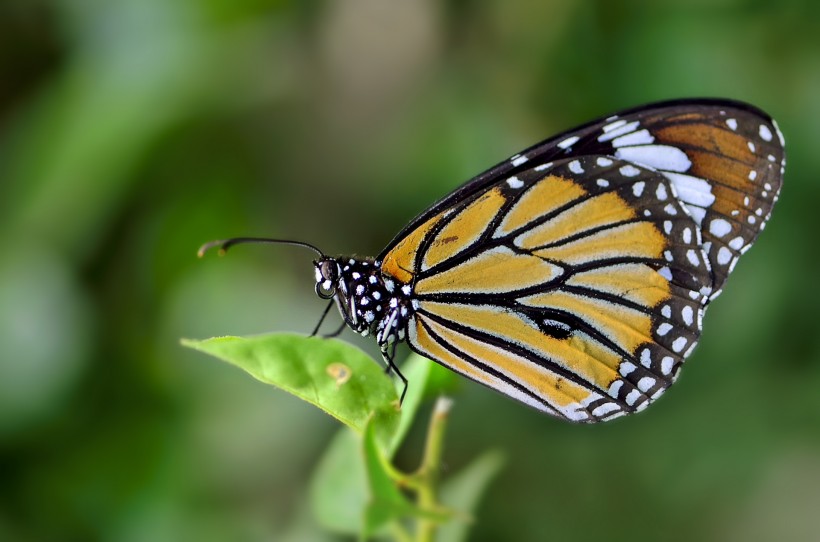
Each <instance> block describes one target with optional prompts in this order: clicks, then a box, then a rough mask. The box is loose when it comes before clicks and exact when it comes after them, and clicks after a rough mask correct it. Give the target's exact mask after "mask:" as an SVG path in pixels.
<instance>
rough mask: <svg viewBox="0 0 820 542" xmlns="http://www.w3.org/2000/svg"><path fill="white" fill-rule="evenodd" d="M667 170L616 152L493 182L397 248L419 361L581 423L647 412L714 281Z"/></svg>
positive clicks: (687, 346) (396, 269)
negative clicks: (407, 284) (438, 365)
mask: <svg viewBox="0 0 820 542" xmlns="http://www.w3.org/2000/svg"><path fill="white" fill-rule="evenodd" d="M700 243H701V239H700V237H699V233H698V228H697V226H696V224H695V222H694V220H693V219H692V218H691V217H690V216H689V215H688V214H687V213H686V211H685V210H684V204H683V203H681V202H680V201H679V200H678V199H677V198H676V197H675V194H674V188H673V186H672V183H671V182H670V181H669V180H668V179H667V178H666V177H664V176H663V175H661V174H659V173H658V172H656V171H653V170H650V169H648V168H643V167H640V166H636V165H634V164H631V163H629V162H625V161H623V160H618V159H616V158H612V157H608V156H600V155H598V156H596V155H591V156H584V157H580V158H577V159H563V160H560V161H557V162H556V163H555V164H554V165H550V166H539V167H536V168H532V169H530V170H526V171H524V172H521V173H520V174H519V175H516V176H512V177H510V178H508V179H505V180H502V181H498V182H496V183H493V184H490V185H488V186H487V187H485V188H484V189H483V190H481V191H477V192H475V193H474V194H473V195H472V196H470V197H467V198H464V199H462V200H460V201H458V202H457V203H456V204H454V205H453V206H451V207H450V208H447V209H443V210H441V211H439V212H438V213H436V214H434V215H432V216H430V217H429V218H428V219H427V220H425V221H424V222H423V223H422V224H421V225H420V226H419V227H417V228H416V230H414V231H413V232H411V234H410V235H408V236H407V237H405V238H404V239H403V240H402V241H401V242H399V243H398V244H396V245H395V248H394V250H393V251H391V252H390V253H388V254H387V255H386V258H385V259H384V260H383V261H382V263H381V265H382V269H383V271H384V272H387V273H390V274H393V275H394V276H397V278H399V279H400V280H405V279H407V278H408V277H409V278H410V279H411V280H412V283H413V306H414V309H415V310H414V312H413V314H412V316H411V318H410V321H409V324H408V343H409V344H410V347H411V348H412V349H413V350H415V351H417V352H419V353H420V354H421V355H423V356H426V357H429V358H431V359H434V360H436V361H438V362H439V363H441V364H443V365H445V366H447V367H449V368H451V369H453V370H455V371H457V372H459V373H461V374H464V375H465V376H467V377H469V378H472V379H473V380H476V381H478V382H481V383H483V384H485V385H487V386H489V387H491V388H494V389H496V390H499V391H501V392H502V393H505V394H506V395H509V396H511V397H513V398H515V399H518V400H519V401H522V402H524V403H526V404H528V405H530V406H533V407H535V408H537V409H540V410H542V411H545V412H547V413H550V414H553V415H556V416H559V417H562V418H566V419H569V420H573V421H600V420H605V419H610V418H612V417H616V416H619V415H623V414H626V413H630V412H634V411H638V410H641V409H642V408H644V407H646V406H647V405H648V404H649V403H650V402H651V401H652V400H654V399H655V398H656V397H658V396H659V395H660V394H661V393H663V391H664V390H665V389H666V388H667V387H668V386H669V385H670V384H671V383H672V381H673V380H674V378H675V376H676V374H677V371H678V368H679V367H680V364H681V363H682V362H683V360H684V359H685V357H686V356H687V355H688V354H689V353H690V352H691V350H692V349H693V348H694V345H695V343H696V342H697V338H698V336H699V333H700V319H701V315H702V307H703V306H704V304H705V302H706V299H707V297H706V296H705V295H703V293H704V292H705V291H708V288H709V284H710V282H711V275H710V273H709V266H708V263H707V262H706V261H705V257H704V253H703V251H702V249H701V244H700Z"/></svg>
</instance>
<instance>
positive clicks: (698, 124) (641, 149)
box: [381, 99, 785, 298]
mask: <svg viewBox="0 0 820 542" xmlns="http://www.w3.org/2000/svg"><path fill="white" fill-rule="evenodd" d="M783 144H784V142H783V136H782V134H781V132H780V130H779V129H778V127H777V125H776V123H775V122H774V121H773V120H772V119H771V118H770V117H769V116H768V115H766V114H765V113H763V112H762V111H760V110H758V109H757V108H755V107H753V106H750V105H748V104H744V103H741V102H735V101H731V100H711V99H701V100H683V101H674V102H664V103H659V104H654V105H648V106H643V107H640V108H637V109H633V110H627V111H624V112H621V113H619V114H616V115H611V116H609V117H606V118H602V119H599V120H596V121H593V122H591V123H588V124H586V125H584V126H581V127H579V128H576V129H574V130H572V131H569V132H565V133H563V134H560V135H558V136H555V137H553V138H551V139H549V140H547V141H545V142H543V143H540V144H538V145H535V146H533V147H530V148H529V149H527V150H525V151H522V152H521V153H519V154H516V155H515V156H513V157H512V158H510V159H509V160H505V161H504V162H502V163H500V164H498V165H497V166H495V167H493V168H491V169H490V170H488V171H486V172H485V173H482V174H481V175H479V176H477V177H476V178H475V179H473V180H471V181H470V182H468V183H466V184H465V185H463V186H462V187H460V188H459V189H457V190H456V191H454V192H453V193H452V194H450V195H449V196H447V197H446V198H444V199H442V200H441V201H439V202H438V203H437V204H436V205H434V206H433V207H431V208H430V209H429V210H427V211H425V212H424V213H422V214H421V215H420V216H419V217H417V218H416V219H415V220H414V221H412V222H411V223H410V224H409V225H408V226H407V228H405V229H404V230H403V231H402V232H401V233H400V234H399V235H398V236H397V237H396V238H395V239H394V240H393V241H392V242H391V243H390V244H389V245H388V247H387V248H386V249H385V251H384V252H383V255H382V258H381V259H384V257H385V256H386V255H388V254H391V253H393V254H395V251H393V249H394V247H396V245H397V244H398V243H401V242H404V241H406V239H407V237H408V236H409V235H411V234H412V233H413V232H418V231H419V226H420V225H421V224H423V223H425V222H428V223H429V222H430V221H431V219H434V218H435V217H436V216H437V215H439V214H440V213H442V212H445V213H446V212H449V211H450V210H451V209H452V208H453V207H454V206H457V205H458V204H460V203H462V202H464V201H465V200H468V199H469V198H471V197H472V196H474V195H475V194H476V193H481V192H483V191H485V190H486V188H487V187H488V186H490V185H493V184H495V183H497V182H499V180H502V179H506V178H508V177H511V176H516V175H518V174H520V173H522V172H525V171H527V170H532V169H535V168H537V167H539V166H543V165H545V164H547V163H549V162H550V161H555V160H558V159H561V158H567V157H583V156H589V155H605V156H609V157H612V158H618V159H620V160H624V161H627V162H630V163H633V164H640V165H643V166H645V167H648V168H651V169H655V170H657V171H659V172H660V173H662V174H663V175H664V176H665V177H666V178H667V179H668V180H669V181H670V183H671V185H672V190H673V192H674V194H675V196H676V197H677V198H678V199H679V200H680V201H681V202H682V203H683V204H684V205H685V208H686V212H687V214H689V215H690V216H691V217H692V219H693V220H694V221H695V223H696V224H697V226H698V229H699V230H700V232H701V243H702V248H703V250H704V252H705V253H706V255H707V258H708V260H709V264H710V268H711V273H712V278H711V282H710V284H709V285H708V289H710V290H711V293H710V294H709V295H710V298H714V297H716V296H717V295H718V294H719V293H720V290H721V288H722V287H723V282H724V281H725V279H726V277H727V276H728V274H729V273H730V272H731V271H732V269H733V268H734V265H735V263H736V262H737V258H738V256H739V255H740V254H742V253H743V252H745V251H746V250H747V249H748V248H749V247H750V246H751V245H752V244H753V243H754V241H755V239H756V238H757V235H758V234H759V233H760V231H761V230H762V229H763V228H764V227H765V224H766V222H767V220H768V218H769V216H770V214H771V209H772V206H773V205H774V202H775V201H777V195H778V193H779V191H780V186H781V183H782V177H783V168H784V167H785V154H784V149H783ZM546 197H547V198H549V197H550V196H546Z"/></svg>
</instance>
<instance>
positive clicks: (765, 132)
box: [758, 124, 772, 141]
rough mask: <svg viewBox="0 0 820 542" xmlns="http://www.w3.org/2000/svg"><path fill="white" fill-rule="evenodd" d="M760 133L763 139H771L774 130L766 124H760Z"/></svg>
mask: <svg viewBox="0 0 820 542" xmlns="http://www.w3.org/2000/svg"><path fill="white" fill-rule="evenodd" d="M758 133H759V134H760V139H762V140H763V141H771V140H772V131H771V130H769V127H768V126H766V125H765V124H761V125H760V130H759V132H758Z"/></svg>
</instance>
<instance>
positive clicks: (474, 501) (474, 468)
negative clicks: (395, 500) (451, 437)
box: [438, 451, 504, 542]
mask: <svg viewBox="0 0 820 542" xmlns="http://www.w3.org/2000/svg"><path fill="white" fill-rule="evenodd" d="M503 466H504V455H503V454H502V453H501V452H499V451H489V452H485V453H484V454H482V455H481V456H479V457H478V459H475V460H474V461H473V462H472V463H470V465H468V466H467V467H465V468H464V469H462V470H461V472H459V473H458V474H456V475H455V476H452V477H450V478H449V479H448V480H447V482H446V483H445V484H444V485H443V486H442V488H441V502H442V503H444V504H445V505H447V507H448V508H451V509H454V510H457V511H458V515H457V516H456V517H455V519H454V520H453V521H450V522H449V523H446V524H444V525H442V526H441V527H439V532H438V535H439V538H438V539H439V540H446V541H447V542H460V541H462V540H467V535H468V534H469V531H470V527H471V526H472V525H471V523H472V518H473V513H474V512H475V509H476V507H477V506H478V503H479V501H480V500H481V496H482V495H483V494H484V492H485V491H486V489H487V486H489V484H490V482H491V481H492V479H493V478H495V477H496V475H498V473H499V472H500V471H501V467H503Z"/></svg>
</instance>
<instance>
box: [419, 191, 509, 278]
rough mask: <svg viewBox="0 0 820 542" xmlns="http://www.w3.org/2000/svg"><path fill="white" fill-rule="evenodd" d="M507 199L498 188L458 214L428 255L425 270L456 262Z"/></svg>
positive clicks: (442, 232) (440, 235)
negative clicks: (449, 261)
mask: <svg viewBox="0 0 820 542" xmlns="http://www.w3.org/2000/svg"><path fill="white" fill-rule="evenodd" d="M506 201H507V199H506V198H505V197H504V196H503V195H502V194H501V191H500V190H499V189H498V188H494V189H492V190H488V191H487V192H485V193H484V194H482V195H481V196H480V197H478V198H477V199H476V200H475V201H473V202H472V203H470V204H469V205H467V206H466V207H465V208H464V209H463V210H461V211H460V212H459V213H458V214H456V215H455V216H454V217H453V218H451V219H450V221H449V222H448V223H447V225H446V226H444V227H443V228H442V229H441V231H439V232H438V233H437V234H436V236H435V237H434V238H433V240H432V241H431V242H430V246H429V247H428V249H427V251H426V252H425V254H424V258H423V263H422V266H421V268H422V270H423V271H426V270H427V269H429V268H431V267H434V266H436V265H438V264H440V263H442V262H443V261H445V260H447V259H449V258H452V257H453V256H455V255H456V254H458V253H460V252H462V251H463V250H465V249H466V248H468V247H469V246H470V245H472V244H473V243H475V242H476V241H477V240H478V239H479V237H481V234H482V233H484V232H485V231H486V229H487V226H488V225H489V224H490V222H491V221H492V220H493V219H494V218H495V216H496V214H498V211H499V210H500V209H501V206H502V205H504V202H506Z"/></svg>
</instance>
